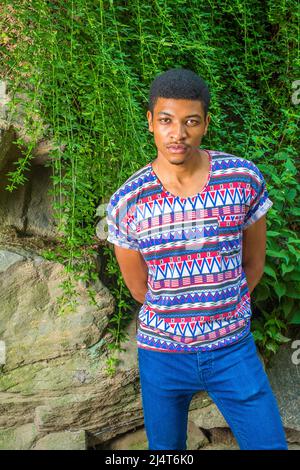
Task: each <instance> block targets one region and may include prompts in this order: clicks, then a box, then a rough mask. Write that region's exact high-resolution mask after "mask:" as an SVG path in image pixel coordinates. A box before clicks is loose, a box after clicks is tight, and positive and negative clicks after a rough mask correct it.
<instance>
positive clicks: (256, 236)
mask: <svg viewBox="0 0 300 470" xmlns="http://www.w3.org/2000/svg"><path fill="white" fill-rule="evenodd" d="M266 240H267V224H266V215H263V216H262V217H260V219H258V220H257V221H256V222H254V224H252V225H250V226H249V227H248V228H246V229H245V230H244V231H243V258H242V266H243V268H244V271H245V274H246V278H247V284H248V288H249V293H250V294H251V292H252V291H253V290H254V288H255V286H256V285H257V284H258V283H259V280H260V279H261V277H262V275H263V273H264V266H265V259H266Z"/></svg>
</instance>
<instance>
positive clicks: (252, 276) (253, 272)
mask: <svg viewBox="0 0 300 470" xmlns="http://www.w3.org/2000/svg"><path fill="white" fill-rule="evenodd" d="M243 269H244V271H245V274H246V279H247V284H248V289H249V293H250V294H251V293H252V292H253V290H254V288H255V287H256V286H257V284H258V283H259V281H260V279H261V278H262V275H263V272H264V268H263V267H261V266H260V267H259V266H251V265H245V266H243Z"/></svg>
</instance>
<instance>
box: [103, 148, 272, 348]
mask: <svg viewBox="0 0 300 470" xmlns="http://www.w3.org/2000/svg"><path fill="white" fill-rule="evenodd" d="M206 152H207V153H208V154H209V159H210V171H209V175H208V178H207V181H206V184H205V186H204V187H203V188H202V190H201V191H200V192H199V193H197V194H195V195H194V196H190V197H180V196H176V195H173V194H172V193H170V192H169V191H167V190H166V189H165V188H164V186H163V184H162V183H161V181H160V180H159V179H158V177H157V175H156V173H155V172H154V170H153V167H152V163H148V164H147V165H145V166H144V167H142V168H141V169H140V170H138V171H137V172H135V173H134V174H133V175H132V176H131V177H130V178H128V179H127V180H126V181H125V183H124V184H123V185H122V186H121V187H120V188H119V189H118V190H117V191H116V192H115V193H114V194H113V195H112V196H111V198H110V201H109V203H108V205H107V208H106V214H107V215H106V221H107V227H108V237H107V240H108V241H109V242H111V243H114V244H116V245H118V246H121V247H124V248H129V249H132V250H137V251H139V252H140V253H141V255H142V256H143V258H144V260H145V262H146V264H147V266H148V285H147V287H148V291H147V293H146V296H145V302H144V304H143V305H142V307H141V308H140V310H139V313H138V323H139V325H138V330H137V333H136V340H137V346H138V347H140V348H145V349H151V350H155V351H163V352H169V353H175V352H179V353H191V352H197V351H206V350H211V349H218V348H221V347H224V346H227V345H228V344H231V343H235V342H238V341H239V340H241V339H242V338H244V336H246V335H247V334H249V332H250V318H251V315H252V312H251V302H250V294H249V290H248V285H247V280H246V276H245V272H244V269H243V267H242V237H243V230H244V229H245V228H247V227H249V226H250V225H251V224H253V223H254V222H256V221H257V220H258V219H259V218H260V217H262V216H263V215H264V214H265V213H266V212H267V211H268V210H269V208H270V207H271V206H272V204H273V202H272V201H271V200H270V199H269V197H268V192H267V189H266V184H265V181H264V177H263V175H262V174H261V172H260V170H259V169H258V168H257V166H256V165H255V164H254V163H253V162H252V161H249V160H246V159H244V158H241V157H237V156H235V155H231V154H227V153H224V152H219V151H213V150H210V151H209V150H206Z"/></svg>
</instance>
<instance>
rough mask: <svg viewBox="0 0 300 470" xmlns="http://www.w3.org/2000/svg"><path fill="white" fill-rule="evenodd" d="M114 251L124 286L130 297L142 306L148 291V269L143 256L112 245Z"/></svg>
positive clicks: (135, 251)
mask: <svg viewBox="0 0 300 470" xmlns="http://www.w3.org/2000/svg"><path fill="white" fill-rule="evenodd" d="M114 249H115V255H116V258H117V261H118V264H119V266H120V270H121V273H122V276H123V278H124V281H125V284H126V286H127V287H128V289H129V290H130V293H131V295H132V297H133V298H134V299H135V300H137V301H138V302H140V303H141V304H143V303H144V301H145V295H146V292H147V290H148V287H147V281H148V267H147V264H146V262H145V260H144V258H143V256H142V255H141V253H140V252H139V251H137V250H130V249H127V248H121V247H120V246H117V245H114Z"/></svg>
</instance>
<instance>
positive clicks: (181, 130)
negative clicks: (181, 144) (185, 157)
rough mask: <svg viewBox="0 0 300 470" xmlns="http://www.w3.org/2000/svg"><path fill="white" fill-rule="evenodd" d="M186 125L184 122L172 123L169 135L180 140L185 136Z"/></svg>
mask: <svg viewBox="0 0 300 470" xmlns="http://www.w3.org/2000/svg"><path fill="white" fill-rule="evenodd" d="M186 135H187V133H186V127H185V125H184V124H181V123H179V124H174V126H173V128H172V131H171V136H172V137H173V139H174V140H180V139H183V138H184V137H186Z"/></svg>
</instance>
